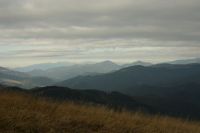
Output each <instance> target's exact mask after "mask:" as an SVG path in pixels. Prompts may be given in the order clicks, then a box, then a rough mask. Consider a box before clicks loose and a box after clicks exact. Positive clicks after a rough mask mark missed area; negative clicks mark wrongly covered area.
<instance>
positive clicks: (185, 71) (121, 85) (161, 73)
mask: <svg viewBox="0 0 200 133" xmlns="http://www.w3.org/2000/svg"><path fill="white" fill-rule="evenodd" d="M57 85H58V86H68V87H71V88H79V89H96V90H103V91H107V92H109V91H118V92H121V93H124V94H128V95H131V96H133V97H136V98H137V99H138V100H139V101H142V102H143V103H145V104H148V105H151V106H154V108H156V109H159V110H161V112H168V113H170V112H173V113H174V112H176V114H183V115H188V114H191V115H194V116H200V113H199V112H200V97H199V96H200V64H187V65H171V64H159V65H153V66H148V67H144V66H132V67H128V68H124V69H121V70H119V71H115V72H112V73H108V74H102V75H96V76H79V77H76V78H73V79H70V80H66V81H63V82H61V83H58V84H57Z"/></svg>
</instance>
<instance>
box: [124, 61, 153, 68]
mask: <svg viewBox="0 0 200 133" xmlns="http://www.w3.org/2000/svg"><path fill="white" fill-rule="evenodd" d="M151 65H153V64H152V63H149V62H143V61H136V62H133V63H128V64H124V65H122V68H125V67H130V66H151Z"/></svg>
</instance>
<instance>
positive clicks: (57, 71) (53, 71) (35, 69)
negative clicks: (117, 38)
mask: <svg viewBox="0 0 200 133" xmlns="http://www.w3.org/2000/svg"><path fill="white" fill-rule="evenodd" d="M48 65H50V66H48ZM58 65H59V64H54V65H53V64H40V65H35V66H28V67H24V68H18V69H16V70H20V71H22V72H24V71H25V72H27V73H28V74H30V75H32V76H37V77H38V76H40V77H48V78H51V79H54V80H57V81H61V80H67V79H70V78H74V77H77V76H81V75H98V74H103V73H109V72H112V71H116V70H119V69H121V68H125V67H128V66H134V65H143V66H148V65H151V64H150V63H146V62H141V61H138V62H134V63H130V64H124V65H118V64H116V63H113V62H111V61H104V62H99V63H95V64H76V65H69V64H68V65H64V64H62V65H63V66H61V65H60V66H58ZM41 66H46V68H47V66H48V67H49V68H48V69H40V68H41ZM52 66H54V67H52ZM55 66H58V67H55ZM50 67H52V68H50ZM42 68H44V67H42ZM27 70H30V71H27Z"/></svg>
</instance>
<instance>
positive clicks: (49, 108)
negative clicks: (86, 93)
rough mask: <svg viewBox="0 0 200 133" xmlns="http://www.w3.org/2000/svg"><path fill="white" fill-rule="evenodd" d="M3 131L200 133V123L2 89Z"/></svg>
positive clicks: (0, 120) (0, 121)
mask: <svg viewBox="0 0 200 133" xmlns="http://www.w3.org/2000/svg"><path fill="white" fill-rule="evenodd" d="M0 132H1V133H13V132H17V133H55V132H56V133H200V123H198V122H191V121H185V120H181V119H175V118H170V117H162V116H148V115H144V114H142V113H129V112H126V111H124V112H121V113H119V112H114V111H112V110H109V109H107V108H105V107H92V106H88V105H78V104H74V103H67V102H66V103H58V102H52V101H48V100H44V99H36V98H33V97H31V96H28V95H23V94H17V93H7V92H0Z"/></svg>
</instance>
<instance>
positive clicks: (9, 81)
mask: <svg viewBox="0 0 200 133" xmlns="http://www.w3.org/2000/svg"><path fill="white" fill-rule="evenodd" d="M53 83H54V81H53V80H51V79H50V78H47V77H32V76H31V75H29V74H27V73H23V72H17V71H13V70H11V69H8V68H4V67H0V84H4V85H9V86H19V87H24V88H32V87H36V86H46V85H50V84H53Z"/></svg>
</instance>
